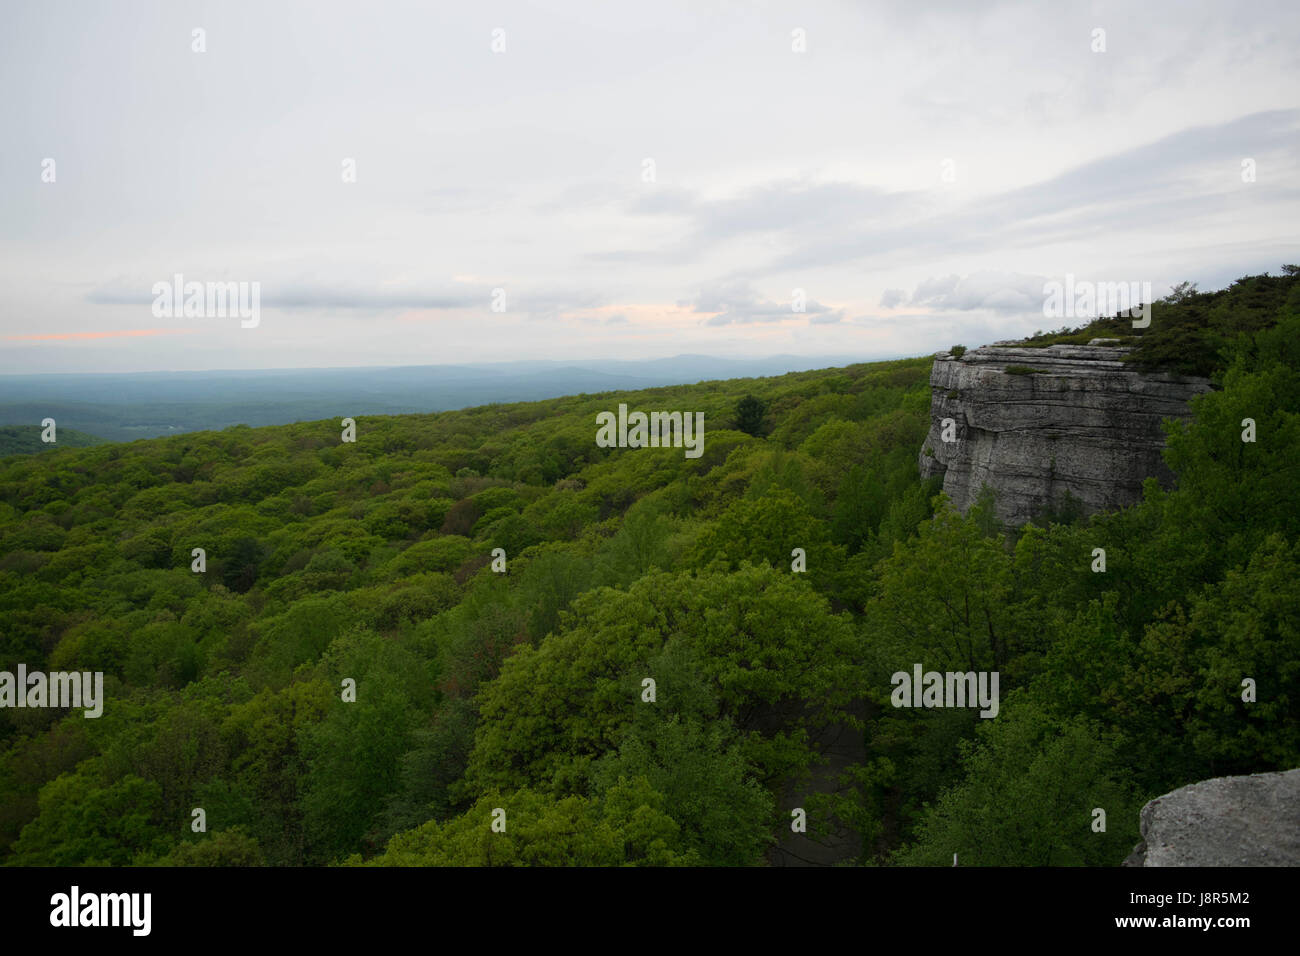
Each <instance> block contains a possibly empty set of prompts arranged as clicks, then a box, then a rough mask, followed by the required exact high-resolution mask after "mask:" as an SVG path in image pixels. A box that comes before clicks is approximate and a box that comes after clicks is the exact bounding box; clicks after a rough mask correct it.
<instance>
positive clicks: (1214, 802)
mask: <svg viewBox="0 0 1300 956" xmlns="http://www.w3.org/2000/svg"><path fill="white" fill-rule="evenodd" d="M1141 825H1142V842H1141V843H1139V844H1138V845H1137V847H1136V848H1135V849H1134V850H1133V853H1132V854H1131V855H1130V856H1129V858H1128V859H1127V860H1125V861H1124V865H1125V866H1297V865H1300V770H1288V771H1286V772H1284V773H1254V774H1251V775H1249V776H1245V777H1216V778H1215V779H1213V780H1203V781H1201V782H1200V783H1194V784H1191V785H1190V786H1187V787H1182V788H1180V789H1178V790H1175V791H1173V792H1172V793H1166V794H1165V795H1164V796H1163V797H1157V798H1156V799H1154V800H1152V801H1151V802H1150V803H1148V804H1147V805H1146V806H1145V807H1143V808H1142V824H1141Z"/></svg>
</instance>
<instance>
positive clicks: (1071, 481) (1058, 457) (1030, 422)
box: [919, 339, 1211, 525]
mask: <svg viewBox="0 0 1300 956" xmlns="http://www.w3.org/2000/svg"><path fill="white" fill-rule="evenodd" d="M1106 341H1107V340H1104V339H1097V340H1094V341H1093V343H1090V344H1089V345H1086V346H1085V345H1052V346H1048V347H1047V348H1024V347H1016V346H1014V345H1006V344H1003V343H996V344H994V345H990V346H985V347H983V348H978V349H972V350H970V351H967V352H965V353H964V354H961V355H954V354H952V353H946V354H945V353H940V354H938V355H936V356H935V362H934V367H933V369H932V370H931V372H930V388H931V401H930V432H929V434H928V435H927V436H926V439H925V442H924V444H923V445H922V446H921V453H920V456H919V464H920V471H921V477H922V478H930V477H933V476H936V475H941V476H942V477H943V490H944V492H945V493H946V494H947V495H948V497H949V498H951V499H952V501H953V503H954V505H955V506H956V507H957V508H958V509H959V510H961V511H963V512H964V511H965V510H966V509H967V508H969V507H970V506H971V505H972V504H974V503H975V501H976V500H977V499H978V498H979V495H980V490H981V488H982V486H983V485H985V484H987V485H988V486H989V487H991V488H992V489H993V491H994V492H995V493H996V496H997V516H998V518H999V520H1001V521H1002V522H1004V523H1006V524H1009V525H1021V524H1024V523H1025V522H1027V521H1029V520H1030V519H1032V518H1034V517H1036V516H1039V515H1041V514H1043V513H1044V512H1048V511H1060V510H1062V509H1065V508H1068V507H1070V503H1071V500H1072V499H1073V502H1075V503H1076V504H1075V506H1076V507H1078V508H1080V509H1081V510H1082V512H1083V513H1085V514H1092V513H1094V512H1097V511H1110V510H1114V509H1117V508H1122V507H1124V506H1126V505H1129V504H1132V503H1133V502H1135V501H1137V500H1138V499H1139V498H1140V497H1141V495H1142V483H1143V482H1144V481H1145V480H1146V479H1147V478H1149V477H1154V478H1156V479H1158V480H1160V481H1161V483H1162V484H1167V483H1168V482H1169V481H1170V480H1171V479H1172V477H1173V476H1172V475H1171V474H1170V472H1169V469H1168V468H1167V467H1166V465H1165V463H1164V461H1163V460H1162V458H1161V451H1162V449H1163V448H1164V432H1163V431H1162V429H1161V421H1162V420H1163V419H1165V418H1187V417H1190V415H1191V410H1190V408H1189V406H1188V401H1189V400H1190V399H1191V398H1192V397H1193V396H1195V395H1199V394H1200V393H1202V392H1206V391H1209V390H1210V387H1211V386H1210V381H1209V379H1205V378H1190V377H1186V376H1179V375H1173V374H1168V373H1161V372H1150V371H1143V370H1141V369H1138V368H1135V367H1133V366H1132V365H1130V364H1127V363H1125V362H1122V361H1121V358H1122V357H1123V356H1124V355H1125V354H1126V353H1127V352H1128V351H1129V349H1126V348H1121V347H1119V346H1114V345H1107V344H1104V343H1105V342H1106Z"/></svg>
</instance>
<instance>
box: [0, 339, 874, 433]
mask: <svg viewBox="0 0 1300 956" xmlns="http://www.w3.org/2000/svg"><path fill="white" fill-rule="evenodd" d="M894 357H897V356H871V357H865V356H843V355H839V356H812V357H810V356H795V355H774V356H771V357H769V358H759V359H724V358H712V357H709V356H705V355H677V356H673V357H672V358H662V359H647V360H644V361H612V360H589V361H588V360H584V361H574V362H558V361H543V360H537V361H520V362H490V363H483V364H473V365H413V366H400V367H394V368H318V369H255V370H243V371H241V370H226V371H208V372H133V373H127V372H114V373H77V374H66V373H60V374H47V375H3V376H0V425H35V424H39V423H40V421H41V420H42V419H44V418H47V417H48V418H53V419H55V421H56V422H58V427H59V429H60V431H62V429H64V428H70V429H76V430H78V431H81V432H86V433H88V434H90V435H95V436H99V437H101V438H106V439H110V440H113V441H130V440H132V439H136V438H153V437H156V436H159V435H171V434H176V433H178V432H187V431H199V430H204V429H220V428H226V427H228V426H230V425H253V426H259V425H284V424H288V423H290V422H296V421H314V420H318V419H323V418H332V417H336V416H337V417H342V416H349V415H350V416H356V415H400V414H410V413H415V412H439V411H447V410H449V409H456V408H468V407H471V406H474V405H487V404H491V403H494V402H528V401H537V400H540V399H546V398H556V397H559V396H562V395H577V394H582V393H584V392H585V393H595V392H607V391H616V390H626V389H641V388H654V387H657V386H661V385H693V384H696V383H698V382H706V381H712V380H715V379H731V378H760V377H766V376H772V375H783V374H785V373H787V372H801V371H807V370H809V369H816V368H829V367H838V366H843V365H850V364H853V363H855V362H865V361H874V360H877V359H881V358H894Z"/></svg>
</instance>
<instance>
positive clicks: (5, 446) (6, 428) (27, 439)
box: [0, 425, 107, 458]
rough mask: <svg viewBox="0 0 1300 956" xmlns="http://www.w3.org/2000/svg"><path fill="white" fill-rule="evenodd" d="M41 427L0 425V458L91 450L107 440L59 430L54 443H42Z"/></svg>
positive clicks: (82, 433) (64, 429)
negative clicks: (60, 450) (70, 449)
mask: <svg viewBox="0 0 1300 956" xmlns="http://www.w3.org/2000/svg"><path fill="white" fill-rule="evenodd" d="M42 431H44V429H43V428H41V426H40V425H0V458H3V457H5V456H6V455H34V454H36V453H37V452H42V451H53V450H54V449H56V448H60V447H62V448H89V447H90V446H92V445H102V444H104V442H105V441H106V440H107V439H104V438H100V437H98V436H96V435H87V434H86V433H85V432H79V431H76V430H75V429H72V428H58V429H57V430H56V431H55V437H56V438H57V439H58V440H57V441H54V442H43V441H41V432H42Z"/></svg>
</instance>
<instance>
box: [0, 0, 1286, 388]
mask: <svg viewBox="0 0 1300 956" xmlns="http://www.w3.org/2000/svg"><path fill="white" fill-rule="evenodd" d="M0 16H2V18H3V19H2V20H0V343H2V347H0V372H41V371H134V370H146V369H204V368H277V367H294V366H344V365H388V364H407V365H410V364H432V363H447V362H474V361H492V360H508V359H522V358H558V359H569V358H577V359H590V358H601V357H604V358H622V359H635V358H647V357H660V356H670V355H675V354H679V353H683V352H690V353H704V354H710V355H717V356H760V355H773V354H779V353H795V354H804V355H830V354H835V355H851V356H856V357H861V358H870V357H878V356H896V355H916V354H923V353H926V352H932V351H934V350H935V349H938V348H943V347H946V346H948V345H951V344H954V343H958V342H961V343H965V344H967V345H970V346H974V345H979V344H982V343H985V342H989V341H993V340H995V339H1003V338H1010V337H1013V336H1020V335H1023V334H1027V333H1030V332H1033V331H1034V330H1035V329H1039V328H1054V327H1057V326H1059V325H1060V324H1063V323H1062V322H1052V321H1049V320H1047V319H1045V318H1044V317H1043V312H1042V304H1043V283H1044V282H1045V281H1047V280H1049V279H1055V280H1063V279H1064V277H1065V275H1066V274H1067V273H1071V274H1073V275H1074V276H1075V277H1076V279H1086V280H1092V281H1109V282H1119V281H1145V282H1150V283H1151V284H1152V287H1153V289H1154V292H1155V294H1156V295H1161V294H1164V293H1165V292H1167V291H1168V287H1169V286H1170V285H1172V284H1173V283H1175V282H1178V281H1181V280H1184V279H1190V280H1195V281H1197V282H1199V284H1200V287H1201V288H1202V289H1209V288H1218V287H1221V286H1222V285H1225V284H1226V283H1228V282H1230V281H1231V280H1232V279H1234V278H1237V277H1239V276H1242V275H1246V274H1252V273H1259V272H1264V271H1268V270H1272V271H1273V272H1274V273H1276V272H1277V271H1278V267H1279V266H1280V265H1281V264H1282V263H1283V262H1295V261H1297V260H1300V239H1298V235H1300V228H1298V224H1300V148H1298V147H1300V82H1298V81H1300V4H1297V3H1295V2H1294V0H1285V2H1267V0H1264V2H1254V3H1251V4H1249V5H1243V4H1241V3H1236V2H1229V3H1204V2H1202V3H1197V2H1189V0H1179V2H1156V0H1143V2H1141V3H1129V2H1125V3H1101V2H1099V3H1034V4H1017V3H983V2H976V0H961V2H957V0H947V2H920V0H909V2H901V3H847V2H846V3H815V2H808V0H798V2H791V3H739V2H734V3H731V2H724V3H711V2H705V0H686V2H682V3H676V2H669V0H655V2H652V3H640V2H636V3H634V2H596V0H590V2H583V3H577V2H572V3H562V2H532V3H500V2H477V3H458V4H452V3H435V2H425V3H396V2H383V0H378V2H321V0H312V2H310V3H308V2H303V3H292V4H291V3H276V2H271V0H258V2H249V3H242V2H222V3H215V2H214V3H186V2H160V3H127V2H123V3H109V2H104V3H92V2H85V0H83V2H71V3H60V2H47V0H41V2H18V3H15V2H13V0H5V3H4V6H3V13H2V14H0ZM196 29H201V30H202V31H204V32H203V34H201V37H202V45H203V46H205V50H204V51H203V52H196V51H195V49H194V47H195V45H196V42H197V41H196V39H195V34H194V31H195V30H196ZM1099 29H1100V30H1103V31H1104V36H1102V35H1101V34H1098V33H1097V32H1096V31H1097V30H1099ZM796 30H798V31H802V34H801V35H796V34H795V32H794V31H796ZM494 31H501V32H499V33H495V34H494ZM800 36H802V38H803V39H802V45H803V47H804V51H803V52H797V51H796V50H795V49H794V47H796V46H799V45H800V40H799V37H800ZM494 38H495V39H494ZM1099 40H1101V41H1103V42H1104V51H1100V52H1098V51H1095V50H1094V47H1098V46H1099V45H1100V44H1099ZM494 42H495V43H496V45H497V46H498V47H500V46H502V45H504V49H501V50H498V51H494V49H493V45H494ZM50 159H52V160H53V161H54V164H53V167H52V171H53V181H52V182H48V181H44V180H45V179H48V178H49V174H48V172H47V170H49V169H50V168H51V167H50V165H49V164H48V163H46V160H50ZM349 159H350V160H353V161H355V182H345V181H344V180H345V175H344V173H345V170H344V163H345V160H349ZM647 160H649V161H652V166H651V165H650V164H649V163H647ZM1246 160H1253V169H1254V181H1253V182H1249V181H1243V162H1244V161H1246ZM650 172H653V176H650ZM1245 178H1249V177H1245ZM650 179H652V181H647V180H650ZM177 273H180V274H181V275H183V276H184V278H185V280H186V281H200V282H208V281H213V282H215V281H240V282H249V283H251V282H257V283H259V288H260V305H261V311H260V321H259V324H258V325H257V327H255V328H242V327H241V323H240V321H239V319H238V318H230V317H227V318H220V317H215V316H208V317H191V318H184V317H183V316H176V317H166V316H165V317H161V318H160V317H157V316H155V315H154V310H153V308H152V306H153V303H154V294H153V292H152V289H153V286H154V284H155V283H157V282H160V281H171V279H172V276H173V275H175V274H177ZM494 289H503V290H504V304H505V311H504V312H494V311H493V309H492V302H493V290H494ZM796 289H801V290H803V294H804V296H805V298H806V308H805V311H803V312H795V311H792V307H791V306H792V301H793V299H792V297H793V296H794V295H795V293H794V290H796ZM1071 324H1077V323H1071Z"/></svg>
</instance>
